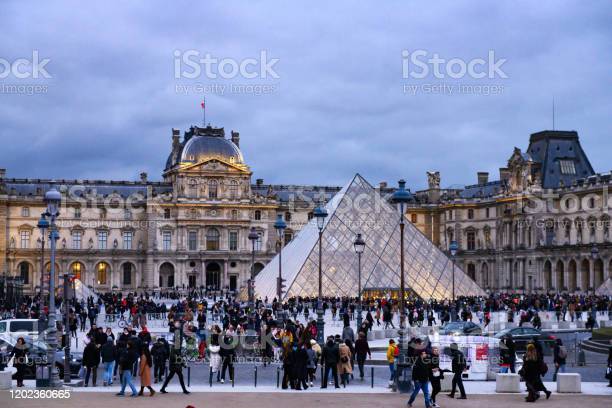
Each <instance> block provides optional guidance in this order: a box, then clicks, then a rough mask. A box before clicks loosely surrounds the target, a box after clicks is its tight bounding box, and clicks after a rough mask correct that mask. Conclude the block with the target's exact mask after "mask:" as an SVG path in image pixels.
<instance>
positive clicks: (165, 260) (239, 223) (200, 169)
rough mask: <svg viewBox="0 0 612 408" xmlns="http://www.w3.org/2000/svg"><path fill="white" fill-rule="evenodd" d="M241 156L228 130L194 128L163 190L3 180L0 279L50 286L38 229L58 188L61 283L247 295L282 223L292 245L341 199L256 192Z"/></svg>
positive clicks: (312, 191) (258, 185)
mask: <svg viewBox="0 0 612 408" xmlns="http://www.w3.org/2000/svg"><path fill="white" fill-rule="evenodd" d="M239 146H240V135H239V133H238V132H233V131H232V132H231V136H230V138H226V137H225V131H224V129H223V128H213V127H211V126H208V127H206V128H198V127H191V128H190V129H189V130H188V131H186V132H185V133H184V135H183V137H182V139H181V135H180V132H179V131H178V130H176V129H173V130H172V139H171V152H170V154H169V156H168V159H167V162H166V166H165V169H164V172H163V181H161V182H152V181H148V180H147V175H146V174H145V173H142V174H141V176H140V180H138V181H110V180H39V179H15V178H7V177H6V171H5V170H0V231H2V233H1V234H0V271H1V272H2V273H3V274H4V275H8V276H18V277H21V278H22V280H23V283H24V293H26V294H27V293H33V292H35V291H37V290H38V289H39V288H40V287H41V285H42V287H43V288H44V287H45V286H46V285H48V271H49V267H50V266H49V265H50V264H49V251H48V247H49V243H48V242H46V248H45V250H44V252H43V249H42V246H43V245H42V241H41V238H42V236H41V235H42V234H41V232H40V230H39V229H38V228H37V223H38V220H39V218H40V216H41V214H42V213H43V212H44V211H45V204H44V202H43V198H44V194H45V192H46V191H48V190H49V189H50V188H52V187H55V188H57V189H58V190H59V191H60V192H61V193H62V197H63V200H62V206H61V210H60V216H59V218H58V221H57V225H58V228H59V239H58V242H57V248H58V250H57V259H56V270H57V271H58V273H59V274H60V275H61V274H64V273H72V274H74V275H76V277H77V278H79V279H80V280H81V281H82V282H83V283H84V284H85V285H87V286H90V287H92V288H94V289H95V290H103V291H107V290H108V291H110V290H112V289H122V290H136V289H145V288H147V289H151V288H158V287H159V288H173V287H179V288H200V287H205V288H209V289H214V290H221V289H229V290H233V291H238V290H240V289H241V287H242V286H244V285H245V284H246V282H247V280H248V279H249V277H250V273H251V265H252V257H253V254H254V259H255V263H254V266H253V267H254V271H255V273H257V272H259V271H260V270H261V269H263V267H264V265H265V264H266V263H267V262H268V261H269V260H270V259H271V258H272V257H273V256H274V254H275V253H276V251H277V249H278V243H279V239H278V237H277V234H276V231H275V230H274V228H273V224H274V221H275V219H276V216H277V214H282V216H283V218H284V219H285V220H286V223H287V229H286V230H285V232H284V234H283V237H282V241H283V244H285V243H287V242H289V241H290V240H291V239H292V238H293V234H294V233H295V232H296V231H297V230H299V229H300V228H301V226H302V225H303V224H304V223H306V222H307V221H308V219H309V216H310V214H311V212H312V209H313V202H314V200H315V199H316V197H319V196H320V197H321V199H326V198H327V199H329V197H330V196H332V195H333V194H334V193H335V192H336V191H338V189H337V188H333V187H331V188H330V187H315V186H283V185H280V186H279V185H266V184H264V183H263V180H261V179H258V180H257V181H256V182H255V183H254V184H252V183H251V176H252V172H251V171H250V169H249V167H248V165H247V164H246V163H245V161H244V158H243V156H242V153H241V151H240V147H239ZM251 229H254V230H255V231H256V232H257V234H258V239H257V240H255V241H250V240H249V239H248V235H249V233H250V232H251ZM47 241H48V240H47ZM43 257H44V258H43ZM43 259H44V261H43ZM43 264H44V266H43ZM41 270H44V271H46V273H41Z"/></svg>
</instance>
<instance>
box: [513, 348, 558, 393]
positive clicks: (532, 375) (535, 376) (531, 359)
mask: <svg viewBox="0 0 612 408" xmlns="http://www.w3.org/2000/svg"><path fill="white" fill-rule="evenodd" d="M519 374H520V375H521V377H523V378H524V379H525V385H526V386H527V397H525V401H527V402H535V401H536V400H537V399H538V398H539V392H540V391H544V392H545V393H546V399H549V398H550V394H551V392H550V391H548V390H547V389H546V387H545V386H544V384H543V383H542V377H541V376H542V362H541V361H540V360H539V358H538V353H537V350H536V348H535V346H534V345H533V344H531V343H530V344H528V345H527V352H526V353H525V357H524V359H523V367H522V368H521V370H520V371H519Z"/></svg>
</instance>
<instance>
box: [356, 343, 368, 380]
mask: <svg viewBox="0 0 612 408" xmlns="http://www.w3.org/2000/svg"><path fill="white" fill-rule="evenodd" d="M358 337H359V338H358V339H357V341H356V342H355V355H356V358H357V367H359V378H360V379H361V380H362V381H363V377H364V376H365V375H364V374H365V373H364V366H365V361H366V358H368V357H369V358H370V359H372V352H371V351H370V345H369V344H368V340H367V338H366V334H365V333H364V332H359V336H358Z"/></svg>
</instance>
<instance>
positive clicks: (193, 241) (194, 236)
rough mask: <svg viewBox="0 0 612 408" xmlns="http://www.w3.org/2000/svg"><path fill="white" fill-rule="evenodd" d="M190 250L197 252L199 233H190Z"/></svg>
mask: <svg viewBox="0 0 612 408" xmlns="http://www.w3.org/2000/svg"><path fill="white" fill-rule="evenodd" d="M188 241H189V250H190V251H197V249H198V232H197V231H189V239H188Z"/></svg>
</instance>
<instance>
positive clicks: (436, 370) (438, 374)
mask: <svg viewBox="0 0 612 408" xmlns="http://www.w3.org/2000/svg"><path fill="white" fill-rule="evenodd" d="M444 371H445V370H442V369H441V368H440V350H439V349H438V348H437V347H432V349H431V359H430V362H429V382H431V398H430V399H431V406H432V407H436V408H439V407H440V406H439V405H438V404H437V403H436V396H437V395H438V394H439V393H440V391H442V386H441V384H440V382H441V381H442V380H443V379H444Z"/></svg>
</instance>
